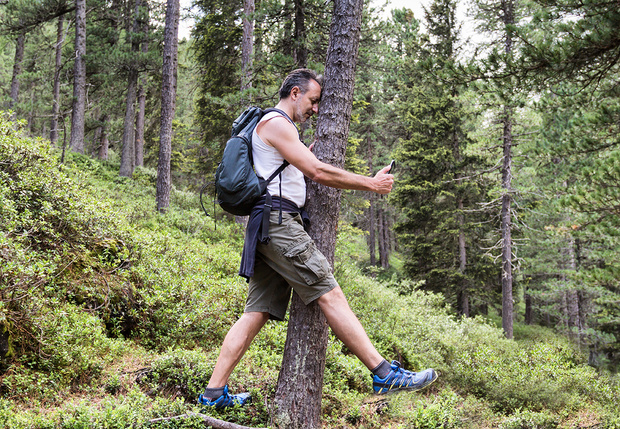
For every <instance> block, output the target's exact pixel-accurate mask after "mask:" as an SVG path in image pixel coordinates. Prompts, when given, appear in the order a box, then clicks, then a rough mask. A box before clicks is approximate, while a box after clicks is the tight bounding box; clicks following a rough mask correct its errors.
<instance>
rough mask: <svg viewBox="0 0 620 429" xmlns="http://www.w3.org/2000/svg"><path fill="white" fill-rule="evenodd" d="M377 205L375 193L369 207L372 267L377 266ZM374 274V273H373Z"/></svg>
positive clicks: (369, 251) (369, 239) (369, 238)
mask: <svg viewBox="0 0 620 429" xmlns="http://www.w3.org/2000/svg"><path fill="white" fill-rule="evenodd" d="M376 205H377V197H376V196H375V194H374V193H372V194H370V206H369V207H368V212H369V215H368V253H369V256H370V265H371V266H372V267H374V266H376V265H377V254H376V246H377V236H376V230H377V220H376V217H375V212H376V207H375V206H376ZM373 274H374V273H373Z"/></svg>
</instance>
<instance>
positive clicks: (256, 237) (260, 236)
mask: <svg viewBox="0 0 620 429" xmlns="http://www.w3.org/2000/svg"><path fill="white" fill-rule="evenodd" d="M272 210H280V223H282V212H283V211H284V212H286V213H294V214H297V213H299V214H300V215H301V217H302V219H303V222H304V229H305V230H308V227H309V226H310V217H308V213H306V211H305V210H304V209H303V208H299V207H297V204H295V203H294V202H292V201H289V200H287V199H286V198H279V197H273V198H272V197H271V196H270V195H269V194H267V196H265V197H263V198H261V199H260V200H259V201H258V203H257V204H256V205H255V206H254V208H253V209H252V213H250V218H249V219H248V227H247V229H246V231H245V241H244V243H243V253H242V254H241V266H240V267H239V275H240V276H242V277H245V278H246V279H248V280H249V279H250V277H252V276H253V275H254V262H255V260H256V245H257V244H258V242H259V241H260V242H261V243H262V244H267V243H269V240H271V237H269V217H270V214H271V211H272Z"/></svg>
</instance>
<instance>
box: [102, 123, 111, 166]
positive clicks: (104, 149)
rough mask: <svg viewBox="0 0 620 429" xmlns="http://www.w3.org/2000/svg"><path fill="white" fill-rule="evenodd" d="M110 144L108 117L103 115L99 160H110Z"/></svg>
mask: <svg viewBox="0 0 620 429" xmlns="http://www.w3.org/2000/svg"><path fill="white" fill-rule="evenodd" d="M109 146H110V143H109V141H108V115H103V118H102V119H101V144H100V145H99V159H102V160H107V159H108V149H109Z"/></svg>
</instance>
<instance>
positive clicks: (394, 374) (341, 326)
mask: <svg viewBox="0 0 620 429" xmlns="http://www.w3.org/2000/svg"><path fill="white" fill-rule="evenodd" d="M318 303H319V306H320V307H321V310H322V311H323V314H325V317H326V318H327V323H329V326H330V328H332V331H334V333H335V334H336V336H337V337H338V338H339V339H340V341H342V342H343V343H344V345H345V346H347V347H348V348H349V350H351V351H352V352H353V353H354V354H355V356H357V357H358V358H359V360H361V361H362V363H363V364H364V365H366V367H367V368H368V369H369V370H371V371H372V373H373V390H374V392H375V393H387V392H390V391H398V390H420V389H423V388H425V387H426V386H428V385H430V384H431V383H432V382H433V381H435V380H436V379H437V373H436V372H435V370H434V369H426V370H424V371H421V372H418V373H415V372H411V371H407V370H404V369H402V368H401V367H400V363H398V362H396V361H392V363H391V364H388V362H387V361H386V360H384V359H383V357H382V356H381V355H380V354H379V352H377V349H375V346H373V344H372V343H371V342H370V338H368V334H366V331H365V330H364V328H363V327H362V324H361V323H360V321H359V319H358V318H357V316H356V315H355V314H354V313H353V311H351V307H349V303H348V302H347V298H346V297H345V296H344V294H343V293H342V289H340V286H338V287H336V288H334V289H332V290H331V291H329V292H327V293H326V294H325V295H323V296H321V297H320V298H319V299H318Z"/></svg>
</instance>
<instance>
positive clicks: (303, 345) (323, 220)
mask: <svg viewBox="0 0 620 429" xmlns="http://www.w3.org/2000/svg"><path fill="white" fill-rule="evenodd" d="M362 7H363V1H362V0H355V1H346V0H334V13H333V17H332V24H331V30H330V40H329V47H328V51H327V62H326V67H325V84H324V86H323V93H322V98H321V100H322V101H321V111H320V116H319V122H318V124H317V130H316V136H317V144H316V145H315V148H314V153H315V155H316V156H317V158H318V159H320V160H321V161H323V162H327V163H329V164H332V165H335V166H337V167H342V166H343V165H344V158H345V157H344V155H345V150H346V144H347V137H348V134H349V122H350V119H351V106H352V101H353V88H354V83H355V64H356V61H357V53H358V48H359V36H360V27H361V18H362ZM340 196H341V191H340V190H338V189H334V188H328V187H325V186H321V185H319V184H317V183H314V182H312V183H310V184H309V186H308V198H307V201H308V204H307V210H308V213H309V214H310V217H311V218H312V219H314V222H313V223H312V226H311V228H310V235H311V236H312V238H313V239H314V241H315V242H316V244H317V247H318V248H319V249H320V250H321V252H323V254H324V255H325V257H326V258H327V259H328V261H330V263H331V264H332V265H333V261H334V251H335V242H336V227H337V223H338V212H339V210H340ZM327 333H328V331H327V322H326V320H325V316H324V315H323V314H322V312H321V311H320V309H319V306H318V304H317V303H316V301H315V302H313V303H311V304H310V305H308V306H305V305H304V304H303V303H302V301H301V299H300V298H299V297H298V296H297V294H294V295H293V302H292V304H291V310H290V320H289V325H288V332H287V338H286V345H285V348H284V358H283V362H282V368H281V370H280V376H279V378H278V385H277V388H276V395H275V399H274V402H275V406H276V414H275V420H276V424H278V425H280V426H282V427H286V428H288V429H295V428H304V429H315V428H319V427H320V426H321V422H320V415H321V392H322V386H323V373H324V370H325V351H326V347H327V338H328V335H327Z"/></svg>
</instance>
